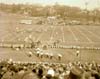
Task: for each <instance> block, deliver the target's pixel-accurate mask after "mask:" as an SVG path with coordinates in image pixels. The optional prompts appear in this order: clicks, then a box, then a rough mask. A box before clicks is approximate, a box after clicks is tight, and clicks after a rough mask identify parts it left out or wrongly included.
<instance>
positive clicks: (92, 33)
mask: <svg viewBox="0 0 100 79" xmlns="http://www.w3.org/2000/svg"><path fill="white" fill-rule="evenodd" d="M80 28H83V27H80ZM83 29H84V30H86V31H87V32H89V33H90V34H91V35H93V36H95V37H96V38H98V39H100V37H99V36H98V35H96V34H94V33H93V32H91V31H89V30H87V29H85V28H83Z"/></svg>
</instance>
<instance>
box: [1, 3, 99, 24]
mask: <svg viewBox="0 0 100 79" xmlns="http://www.w3.org/2000/svg"><path fill="white" fill-rule="evenodd" d="M0 10H1V11H4V12H9V13H18V14H26V15H28V16H32V17H37V16H43V17H48V16H58V18H63V19H64V20H66V19H70V20H81V21H84V20H85V21H92V22H100V10H98V9H94V10H87V9H81V8H79V7H72V6H67V5H59V4H57V3H56V4H55V5H52V6H50V5H47V6H42V5H36V4H33V5H28V4H4V3H0Z"/></svg>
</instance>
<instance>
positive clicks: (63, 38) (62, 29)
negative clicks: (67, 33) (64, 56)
mask: <svg viewBox="0 0 100 79" xmlns="http://www.w3.org/2000/svg"><path fill="white" fill-rule="evenodd" d="M61 31H62V40H63V42H65V37H64V28H63V26H62V27H61Z"/></svg>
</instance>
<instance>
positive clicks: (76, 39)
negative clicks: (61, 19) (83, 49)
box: [67, 26, 78, 42]
mask: <svg viewBox="0 0 100 79" xmlns="http://www.w3.org/2000/svg"><path fill="white" fill-rule="evenodd" d="M67 28H68V30H69V31H70V32H71V33H72V35H73V37H74V39H75V41H76V42H78V38H77V37H76V35H75V34H74V32H73V31H72V29H71V28H70V26H67Z"/></svg>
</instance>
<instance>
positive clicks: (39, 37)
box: [36, 27, 49, 41]
mask: <svg viewBox="0 0 100 79" xmlns="http://www.w3.org/2000/svg"><path fill="white" fill-rule="evenodd" d="M48 28H49V27H46V28H45V27H44V29H46V30H47V29H48ZM44 33H45V31H43V32H42V33H41V34H40V35H39V36H38V38H37V40H36V41H38V40H40V39H41V37H42V35H44Z"/></svg>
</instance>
